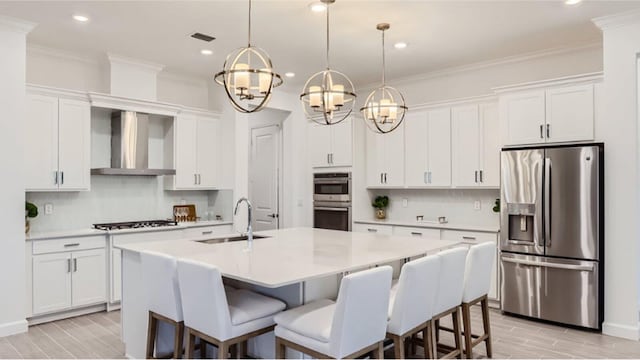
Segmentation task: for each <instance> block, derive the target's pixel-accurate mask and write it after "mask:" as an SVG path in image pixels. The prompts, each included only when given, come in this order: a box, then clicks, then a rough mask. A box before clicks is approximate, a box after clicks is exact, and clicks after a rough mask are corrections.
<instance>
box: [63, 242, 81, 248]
mask: <svg viewBox="0 0 640 360" xmlns="http://www.w3.org/2000/svg"><path fill="white" fill-rule="evenodd" d="M79 245H80V243H71V244H64V247H73V246H79Z"/></svg>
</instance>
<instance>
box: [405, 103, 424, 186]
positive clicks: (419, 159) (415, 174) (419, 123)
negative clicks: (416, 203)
mask: <svg viewBox="0 0 640 360" xmlns="http://www.w3.org/2000/svg"><path fill="white" fill-rule="evenodd" d="M428 120H429V115H428V112H424V111H420V112H410V113H408V114H407V115H406V117H405V119H404V121H405V131H406V133H405V143H404V146H405V161H406V168H405V180H406V185H407V186H428V185H429V174H428V172H429V163H428V159H427V155H428V152H429V139H428V137H427V129H428V127H429V125H428V123H427V122H428Z"/></svg>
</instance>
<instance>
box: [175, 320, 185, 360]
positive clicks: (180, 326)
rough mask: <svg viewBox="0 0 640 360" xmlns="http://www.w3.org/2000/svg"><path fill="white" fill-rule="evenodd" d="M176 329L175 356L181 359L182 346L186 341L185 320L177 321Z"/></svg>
mask: <svg viewBox="0 0 640 360" xmlns="http://www.w3.org/2000/svg"><path fill="white" fill-rule="evenodd" d="M174 331H175V335H174V338H173V358H174V359H181V358H182V346H183V341H184V321H180V322H178V323H176V326H175V329H174Z"/></svg>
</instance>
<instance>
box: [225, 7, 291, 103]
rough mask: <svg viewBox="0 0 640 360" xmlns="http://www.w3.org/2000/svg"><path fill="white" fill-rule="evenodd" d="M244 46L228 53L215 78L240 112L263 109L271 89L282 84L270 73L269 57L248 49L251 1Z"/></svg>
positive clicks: (259, 50)
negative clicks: (247, 32) (246, 38)
mask: <svg viewBox="0 0 640 360" xmlns="http://www.w3.org/2000/svg"><path fill="white" fill-rule="evenodd" d="M247 44H248V45H247V47H244V48H239V49H236V50H234V51H233V52H231V53H230V54H229V55H228V56H227V59H226V60H225V62H224V66H223V69H222V71H220V72H219V73H217V74H216V75H215V77H214V79H215V81H216V83H218V84H220V85H222V86H224V90H225V92H226V93H227V97H228V98H229V100H230V101H231V105H233V107H234V108H235V109H236V110H237V111H239V112H242V113H252V112H257V111H260V110H262V109H263V108H264V107H265V106H266V105H267V103H268V102H269V99H270V98H271V94H272V91H273V88H275V87H277V86H280V85H282V77H281V76H280V75H278V74H276V73H275V72H273V64H272V63H271V59H270V58H269V55H268V54H267V53H266V52H265V51H264V50H262V49H260V48H257V47H254V46H251V0H249V35H248V41H247Z"/></svg>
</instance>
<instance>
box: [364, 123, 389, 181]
mask: <svg viewBox="0 0 640 360" xmlns="http://www.w3.org/2000/svg"><path fill="white" fill-rule="evenodd" d="M366 134H367V135H366V137H367V140H366V142H367V147H366V148H367V154H366V156H367V186H368V187H382V186H383V174H382V173H383V167H384V159H385V154H384V136H385V135H382V134H378V133H374V132H373V131H371V130H368V129H367V130H366Z"/></svg>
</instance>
